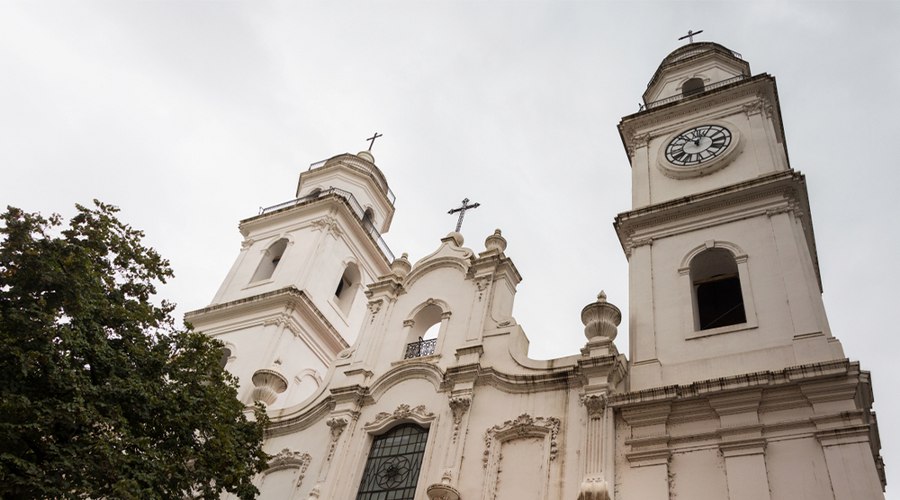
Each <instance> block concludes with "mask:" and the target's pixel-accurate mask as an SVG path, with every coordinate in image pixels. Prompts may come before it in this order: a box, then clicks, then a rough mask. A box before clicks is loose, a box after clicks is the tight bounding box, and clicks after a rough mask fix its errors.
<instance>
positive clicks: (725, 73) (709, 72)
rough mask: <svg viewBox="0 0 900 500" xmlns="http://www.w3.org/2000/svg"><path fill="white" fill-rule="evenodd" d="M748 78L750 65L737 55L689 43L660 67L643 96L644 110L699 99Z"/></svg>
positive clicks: (705, 44) (714, 45)
mask: <svg viewBox="0 0 900 500" xmlns="http://www.w3.org/2000/svg"><path fill="white" fill-rule="evenodd" d="M749 76H750V64H749V63H747V61H744V60H743V58H741V55H740V54H738V53H737V52H735V51H733V50H730V49H728V48H726V47H724V46H722V45H719V44H717V43H713V42H695V43H689V44H687V45H684V46H682V47H679V48H677V49H675V50H674V51H672V53H671V54H669V55H668V56H666V58H665V59H663V60H662V63H660V65H659V68H657V69H656V72H655V73H653V77H652V78H651V79H650V82H649V83H648V84H647V90H646V91H645V92H644V95H643V98H644V107H645V108H647V109H650V108H653V107H656V106H659V105H662V104H667V103H668V102H671V101H677V100H680V99H682V98H687V97H691V96H693V95H698V94H700V93H703V92H704V91H706V90H711V89H713V88H719V87H721V86H724V85H728V84H730V83H734V82H737V81H740V80H742V79H743V78H747V77H749Z"/></svg>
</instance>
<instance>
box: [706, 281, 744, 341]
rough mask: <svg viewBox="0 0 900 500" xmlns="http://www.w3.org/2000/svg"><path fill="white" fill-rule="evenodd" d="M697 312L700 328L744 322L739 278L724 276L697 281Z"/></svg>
mask: <svg viewBox="0 0 900 500" xmlns="http://www.w3.org/2000/svg"><path fill="white" fill-rule="evenodd" d="M697 314H698V316H699V319H700V329H701V330H708V329H710V328H718V327H720V326H728V325H737V324H740V323H746V322H747V317H746V315H745V314H744V300H743V298H742V297H741V280H740V278H738V277H737V276H726V277H722V278H720V279H715V280H712V281H707V282H706V283H698V284H697Z"/></svg>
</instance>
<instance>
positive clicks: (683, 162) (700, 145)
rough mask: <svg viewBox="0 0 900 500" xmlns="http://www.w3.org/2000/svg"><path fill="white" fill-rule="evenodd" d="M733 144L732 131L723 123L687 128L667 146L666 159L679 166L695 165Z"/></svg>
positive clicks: (719, 153)
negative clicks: (722, 124)
mask: <svg viewBox="0 0 900 500" xmlns="http://www.w3.org/2000/svg"><path fill="white" fill-rule="evenodd" d="M730 144H731V131H730V130H728V129H727V128H725V127H723V126H721V125H700V126H699V127H694V128H692V129H690V130H686V131H684V132H682V133H681V134H679V135H678V136H676V137H675V138H674V139H672V142H670V143H669V145H668V146H666V159H667V160H669V162H670V163H672V164H673V165H676V166H679V167H693V166H695V165H700V164H701V163H705V162H708V161H710V160H712V159H713V158H715V157H717V156H719V155H721V154H722V153H724V152H725V150H726V149H728V146H729V145H730Z"/></svg>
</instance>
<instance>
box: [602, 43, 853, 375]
mask: <svg viewBox="0 0 900 500" xmlns="http://www.w3.org/2000/svg"><path fill="white" fill-rule="evenodd" d="M643 97H644V104H643V106H642V107H641V110H640V111H639V112H637V113H635V114H633V115H630V116H626V117H624V118H623V119H622V121H621V123H620V124H619V132H620V134H621V137H622V141H623V144H624V146H625V148H626V150H627V152H628V156H629V159H630V162H631V170H632V191H633V196H632V210H631V211H629V212H625V213H622V214H619V216H618V217H617V218H616V223H615V226H616V230H617V231H618V234H619V239H620V241H621V243H622V247H623V249H624V250H625V253H626V254H627V256H628V259H629V274H630V277H629V279H630V330H631V331H630V332H629V333H630V346H631V353H630V356H629V358H630V360H631V365H632V366H631V388H632V389H644V388H649V387H657V386H661V385H668V384H680V383H686V382H690V381H693V380H697V379H698V378H712V377H722V376H729V375H735V374H739V373H750V372H757V371H762V370H773V369H781V368H785V367H788V366H795V365H801V364H804V363H811V362H821V361H828V360H837V359H843V358H844V354H843V350H842V348H841V345H840V343H839V342H838V340H837V339H835V338H834V337H833V336H832V335H831V331H830V330H829V327H828V321H827V319H826V317H825V309H824V307H823V303H822V297H821V293H822V288H821V278H820V276H819V269H818V261H817V257H816V244H815V239H814V237H813V227H812V219H811V216H810V209H809V203H808V199H807V191H806V181H805V178H804V176H803V175H802V174H800V173H798V172H796V171H794V170H793V169H792V168H791V166H790V163H789V161H788V154H787V148H786V141H785V136H784V128H783V126H782V121H781V111H780V108H779V104H778V92H777V88H776V85H775V79H774V78H773V77H772V76H770V75H767V74H759V75H752V74H751V72H750V65H749V64H748V63H747V62H746V61H744V60H743V59H742V58H741V56H740V55H739V54H737V53H736V52H733V51H731V50H729V49H727V48H725V47H723V46H722V45H719V44H716V43H710V42H698V43H690V44H688V45H685V46H683V47H680V48H678V49H676V50H675V51H674V52H672V53H671V54H669V55H668V56H667V57H666V58H665V59H663V61H662V63H661V64H660V65H659V68H658V69H657V70H656V72H655V73H654V74H653V77H652V78H651V79H650V83H649V84H648V85H647V90H646V91H645V92H644V95H643Z"/></svg>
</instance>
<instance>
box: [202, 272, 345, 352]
mask: <svg viewBox="0 0 900 500" xmlns="http://www.w3.org/2000/svg"><path fill="white" fill-rule="evenodd" d="M285 310H287V314H288V316H289V317H290V313H291V312H297V313H299V314H301V315H302V316H303V317H305V318H306V319H307V320H309V321H311V322H313V323H314V324H315V326H316V331H317V332H321V333H325V335H321V336H316V340H318V341H319V342H322V343H324V347H326V348H327V349H329V350H330V351H332V355H336V354H337V353H338V352H340V351H342V350H344V349H346V348H348V347H350V345H349V344H348V343H347V341H346V340H344V338H343V337H342V336H341V334H340V333H339V332H338V331H337V329H335V328H334V326H333V325H332V324H331V322H330V321H328V318H326V317H325V315H324V314H322V311H320V310H319V308H318V307H316V305H315V303H313V301H312V300H311V299H310V298H309V296H308V295H307V294H306V292H305V291H303V290H300V289H298V288H297V287H295V286H293V285H291V286H287V287H284V288H280V289H278V290H273V291H271V292H266V293H262V294H258V295H253V296H251V297H245V298H243V299H238V300H233V301H230V302H226V303H224V304H216V305H212V306H209V307H206V308H203V309H198V310H196V311H190V312H188V313H186V314H185V315H184V319H185V321H187V322H189V323H193V322H198V323H199V322H203V323H213V322H224V321H228V320H230V319H233V318H239V317H246V316H247V315H248V314H251V313H253V312H257V313H263V312H266V311H271V312H270V313H268V314H265V315H264V316H261V317H259V318H255V319H254V320H253V321H251V322H243V323H242V324H241V327H242V328H245V327H249V326H255V325H262V324H267V323H271V322H272V321H275V322H278V321H286V320H284V319H283V318H281V316H282V315H283V314H285ZM288 326H289V327H291V326H293V328H291V331H292V332H294V333H295V334H302V333H303V332H302V331H299V330H302V329H298V328H297V326H296V325H288ZM219 330H221V328H217V329H212V330H208V331H206V333H208V334H209V335H212V336H215V335H219V334H221V333H225V332H223V331H219ZM294 330H298V331H294ZM229 331H232V330H229Z"/></svg>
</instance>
